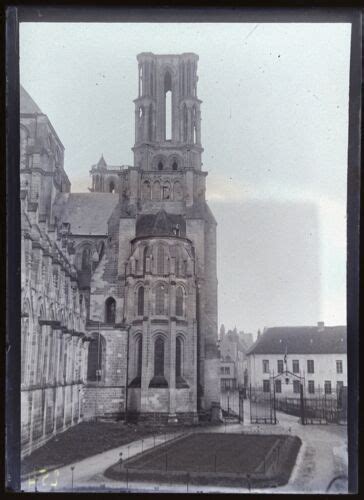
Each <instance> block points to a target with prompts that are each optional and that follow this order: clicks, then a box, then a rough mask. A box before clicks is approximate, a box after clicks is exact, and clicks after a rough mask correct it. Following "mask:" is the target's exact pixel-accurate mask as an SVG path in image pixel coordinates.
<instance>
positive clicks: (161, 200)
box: [118, 52, 220, 422]
mask: <svg viewBox="0 0 364 500" xmlns="http://www.w3.org/2000/svg"><path fill="white" fill-rule="evenodd" d="M137 61H138V97H137V98H136V99H135V100H134V104H135V144H134V147H133V148H132V150H133V153H134V165H133V166H130V167H128V168H125V169H123V170H121V171H120V173H119V180H120V184H119V185H120V190H119V196H120V204H119V213H120V224H119V240H118V241H119V243H118V244H119V258H118V280H119V283H120V295H121V298H122V300H123V317H124V319H125V322H126V324H128V325H130V343H129V360H130V364H129V366H128V374H127V380H128V381H129V385H128V405H129V409H130V411H132V412H135V413H136V414H138V415H139V418H154V417H156V416H158V418H162V419H167V420H168V421H169V422H174V421H176V420H177V421H179V420H181V421H183V420H184V419H190V420H191V419H192V420H196V418H197V416H198V413H199V412H200V411H207V412H211V415H212V417H211V418H218V411H219V410H218V408H219V401H220V386H219V358H218V354H219V353H218V350H217V276H216V221H215V219H214V216H213V214H212V212H211V210H210V208H209V207H208V204H207V202H206V198H205V193H206V176H207V172H206V171H203V170H202V163H201V155H202V152H203V148H202V146H201V115H200V106H201V100H200V99H198V97H197V81H198V76H197V61H198V56H197V55H196V54H192V53H183V54H158V55H157V54H152V53H150V52H143V53H141V54H139V55H138V56H137ZM156 418H157V417H156Z"/></svg>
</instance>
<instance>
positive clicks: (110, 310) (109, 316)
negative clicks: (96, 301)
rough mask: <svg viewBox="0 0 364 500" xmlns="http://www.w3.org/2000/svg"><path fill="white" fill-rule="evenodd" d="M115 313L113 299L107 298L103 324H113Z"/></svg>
mask: <svg viewBox="0 0 364 500" xmlns="http://www.w3.org/2000/svg"><path fill="white" fill-rule="evenodd" d="M115 313H116V302H115V299H113V298H112V297H109V298H108V299H107V300H106V302H105V323H108V324H114V323H115Z"/></svg>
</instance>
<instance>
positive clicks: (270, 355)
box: [247, 323, 347, 398]
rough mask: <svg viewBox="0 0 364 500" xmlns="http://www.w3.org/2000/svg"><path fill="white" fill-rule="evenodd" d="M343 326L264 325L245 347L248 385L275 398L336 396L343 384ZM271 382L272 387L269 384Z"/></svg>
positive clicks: (344, 337)
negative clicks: (266, 326)
mask: <svg viewBox="0 0 364 500" xmlns="http://www.w3.org/2000/svg"><path fill="white" fill-rule="evenodd" d="M346 341H347V338H346V327H345V326H332V327H331V326H330V327H327V326H326V327H325V325H324V323H318V325H317V326H316V327H277V328H267V329H265V331H264V332H263V334H262V335H260V337H259V338H258V339H257V341H256V342H255V344H254V345H253V346H252V347H251V348H250V349H249V351H248V353H247V357H248V373H249V384H250V385H251V386H252V387H254V388H262V390H263V391H265V392H270V391H271V390H273V389H274V390H275V394H276V396H277V397H281V396H285V397H299V395H300V384H302V385H303V390H304V393H305V396H306V397H312V398H314V397H318V396H323V395H326V396H329V395H334V394H335V395H336V394H337V393H339V392H340V390H341V388H342V387H347V354H346V353H347V344H346ZM273 384H274V387H273Z"/></svg>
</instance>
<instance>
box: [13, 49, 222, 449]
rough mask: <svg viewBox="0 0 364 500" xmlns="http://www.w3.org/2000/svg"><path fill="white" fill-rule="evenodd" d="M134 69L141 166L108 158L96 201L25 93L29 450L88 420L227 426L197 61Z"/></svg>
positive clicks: (96, 182)
mask: <svg viewBox="0 0 364 500" xmlns="http://www.w3.org/2000/svg"><path fill="white" fill-rule="evenodd" d="M137 59H138V71H139V92H138V96H137V98H136V100H135V101H134V102H135V144H134V147H133V152H134V165H133V166H128V165H122V166H108V165H107V164H106V161H105V160H104V158H103V156H102V157H101V159H100V160H99V162H98V163H97V164H96V165H94V166H93V167H92V168H91V177H92V185H91V188H90V191H91V192H89V193H71V192H70V182H69V180H68V177H67V175H66V173H65V171H64V169H63V146H62V144H61V142H60V140H59V138H58V137H57V134H56V132H55V131H54V129H53V127H52V125H51V123H50V122H49V120H48V118H47V117H46V115H44V114H43V113H42V112H41V110H40V109H39V108H38V106H37V105H36V104H35V103H34V101H32V99H31V98H30V96H29V95H28V94H26V92H25V91H24V90H23V89H22V90H21V93H22V94H21V95H22V96H23V97H22V99H21V102H22V112H21V146H20V149H21V182H22V191H21V198H22V235H23V242H22V252H23V260H22V279H23V283H22V300H23V312H22V314H23V319H22V321H23V324H22V370H23V371H24V384H23V386H22V389H23V390H22V425H23V434H22V436H23V437H22V439H23V453H27V452H29V450H31V449H34V447H35V446H38V445H39V444H41V443H42V442H44V441H45V440H46V439H48V438H49V437H50V436H51V435H53V434H54V433H56V432H58V431H61V430H64V429H65V428H67V427H68V426H69V425H72V424H73V423H77V422H78V421H80V420H81V419H82V418H83V419H93V418H97V417H103V418H106V417H109V418H121V417H123V416H124V415H125V412H126V411H128V414H129V415H130V416H131V415H133V416H134V417H135V418H138V419H143V418H145V419H154V420H155V419H159V420H162V421H165V422H177V421H181V420H189V421H196V420H197V418H198V413H199V412H206V413H208V414H209V415H210V416H211V417H212V418H218V417H219V400H220V387H219V384H218V380H219V352H218V348H217V277H216V221H215V219H214V217H213V215H212V213H211V211H210V209H209V207H208V205H207V202H206V199H205V189H206V186H205V179H206V175H207V172H205V171H203V170H202V163H201V154H202V151H203V148H202V146H201V116H200V105H201V101H200V100H199V99H198V97H197V80H198V77H197V61H198V56H196V55H195V54H190V53H187V54H181V55H154V54H151V53H143V54H139V56H138V58H137ZM46 366H48V367H49V368H48V372H47V373H49V376H48V375H47V376H46V377H45V376H44V370H45V367H46ZM36 374H37V375H36ZM37 377H38V378H37ZM37 391H38V392H37ZM47 391H48V392H47ZM35 428H36V429H37V430H36V431H35V430H34V429H35Z"/></svg>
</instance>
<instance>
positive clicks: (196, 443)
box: [130, 433, 280, 474]
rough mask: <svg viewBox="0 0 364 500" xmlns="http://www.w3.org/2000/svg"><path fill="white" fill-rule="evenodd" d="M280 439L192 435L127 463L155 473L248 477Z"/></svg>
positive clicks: (226, 435)
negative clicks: (227, 474) (199, 473)
mask: <svg viewBox="0 0 364 500" xmlns="http://www.w3.org/2000/svg"><path fill="white" fill-rule="evenodd" d="M279 439H280V438H279V437H278V438H277V436H274V435H271V436H264V435H261V436H257V435H248V434H246V435H242V434H217V433H211V434H195V435H190V436H188V437H186V438H184V439H181V440H178V441H177V442H175V443H171V444H170V445H168V444H166V445H165V446H163V447H162V448H160V449H157V450H155V451H154V452H151V453H149V454H146V455H145V456H144V457H143V455H141V456H140V457H139V458H138V459H136V460H135V461H133V462H132V463H130V468H140V469H144V470H154V471H164V470H165V469H166V467H167V470H170V471H186V472H189V471H190V472H234V473H237V474H239V473H242V472H244V473H251V472H253V471H254V470H255V469H256V468H257V467H258V466H259V464H260V463H261V462H262V460H263V459H264V457H265V456H266V455H267V453H268V452H269V450H270V449H271V448H272V447H273V445H274V444H275V443H276V442H277V441H278V440H279Z"/></svg>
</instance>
